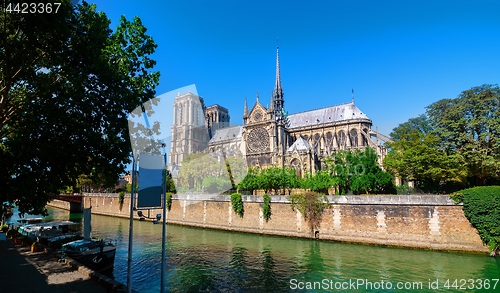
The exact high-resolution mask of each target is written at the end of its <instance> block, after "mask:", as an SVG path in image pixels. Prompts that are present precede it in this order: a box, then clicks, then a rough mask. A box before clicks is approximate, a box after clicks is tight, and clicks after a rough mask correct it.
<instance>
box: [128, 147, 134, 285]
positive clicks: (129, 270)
mask: <svg viewBox="0 0 500 293" xmlns="http://www.w3.org/2000/svg"><path fill="white" fill-rule="evenodd" d="M135 168H136V166H135V158H134V156H133V155H132V190H131V192H130V229H129V232H128V270H127V288H128V289H127V290H128V293H132V242H133V241H132V240H133V232H134V192H135V179H136V178H135Z"/></svg>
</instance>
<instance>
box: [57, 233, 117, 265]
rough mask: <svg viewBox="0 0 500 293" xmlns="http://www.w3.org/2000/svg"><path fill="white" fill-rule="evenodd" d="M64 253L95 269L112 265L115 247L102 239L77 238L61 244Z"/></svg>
mask: <svg viewBox="0 0 500 293" xmlns="http://www.w3.org/2000/svg"><path fill="white" fill-rule="evenodd" d="M62 252H63V254H64V255H66V256H69V257H71V258H72V259H74V260H76V261H77V262H79V263H81V264H83V265H84V266H86V267H89V268H91V269H93V270H96V271H102V270H106V269H109V268H111V267H113V264H114V261H115V253H116V247H115V246H114V245H113V244H111V243H110V242H107V243H106V242H104V241H102V240H97V239H90V240H83V239H82V240H77V241H73V242H70V243H66V244H64V245H63V246H62Z"/></svg>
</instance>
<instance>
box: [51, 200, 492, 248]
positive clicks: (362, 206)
mask: <svg viewBox="0 0 500 293" xmlns="http://www.w3.org/2000/svg"><path fill="white" fill-rule="evenodd" d="M242 198H243V206H244V215H243V217H240V216H239V215H237V214H236V213H235V212H234V211H233V209H232V206H231V197H230V196H229V195H190V194H187V195H181V194H177V195H173V196H172V208H171V210H170V211H167V223H169V224H177V225H188V226H194V227H200V228H211V229H220V230H227V231H236V232H247V233H256V234H267V235H277V236H289V237H300V238H312V239H314V238H318V239H322V240H330V241H343V242H354V243H365V244H374V245H389V246H402V247H411V248H423V249H436V250H451V251H469V252H479V253H487V252H488V247H487V246H485V245H483V244H482V241H481V239H480V237H479V235H478V233H477V231H476V229H474V228H473V227H472V226H471V225H470V223H469V221H468V220H467V218H466V217H465V215H464V213H463V211H462V207H461V206H460V205H456V204H454V203H453V201H451V199H450V198H449V197H448V196H441V195H435V196H430V195H425V196H387V195H377V196H328V200H329V202H330V206H329V207H328V208H327V209H326V210H325V211H324V213H323V216H322V219H321V223H320V227H319V228H318V229H316V230H315V231H311V230H310V228H309V225H308V223H307V221H305V220H304V218H303V216H302V215H301V214H300V212H298V211H297V210H295V211H293V210H292V209H291V207H290V201H288V200H287V199H286V197H285V196H271V213H272V214H271V218H270V219H269V221H266V220H265V219H264V218H263V213H262V205H263V198H262V196H261V195H249V196H242ZM49 205H51V206H55V207H59V208H65V209H68V207H67V206H68V205H67V204H66V203H65V202H61V201H59V200H54V201H52V202H50V203H49ZM82 205H83V206H84V207H86V208H87V207H92V213H94V214H100V215H107V216H116V217H124V218H128V217H129V214H130V195H126V196H125V199H124V201H123V203H122V204H121V205H120V203H119V199H118V194H110V193H102V194H96V193H86V194H83V203H82ZM161 213H162V211H161V209H151V210H150V211H149V212H148V211H147V210H145V211H144V210H143V214H144V215H146V216H148V214H149V216H150V217H151V218H153V217H154V216H156V214H161ZM134 218H135V219H139V216H138V215H137V213H136V212H135V213H134Z"/></svg>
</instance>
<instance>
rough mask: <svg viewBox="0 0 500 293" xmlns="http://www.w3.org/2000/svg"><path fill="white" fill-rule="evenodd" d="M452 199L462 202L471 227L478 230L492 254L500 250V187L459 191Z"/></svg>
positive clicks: (482, 187) (483, 187)
mask: <svg viewBox="0 0 500 293" xmlns="http://www.w3.org/2000/svg"><path fill="white" fill-rule="evenodd" d="M450 197H451V198H452V199H453V200H454V201H455V202H456V203H460V202H462V203H463V204H464V205H463V211H464V214H465V216H466V217H467V219H468V220H469V222H470V223H471V225H472V226H473V227H474V228H476V229H477V231H478V233H479V236H480V237H481V240H482V241H483V243H484V244H486V245H488V247H489V249H490V253H491V254H492V255H495V253H498V252H499V250H500V186H480V187H474V188H469V189H464V190H461V191H458V192H456V193H454V194H452V195H450Z"/></svg>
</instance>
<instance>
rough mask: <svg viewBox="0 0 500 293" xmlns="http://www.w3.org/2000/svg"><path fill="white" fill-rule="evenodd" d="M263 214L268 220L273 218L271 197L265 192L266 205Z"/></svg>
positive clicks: (263, 207)
mask: <svg viewBox="0 0 500 293" xmlns="http://www.w3.org/2000/svg"><path fill="white" fill-rule="evenodd" d="M262 214H263V216H264V219H266V221H269V219H270V218H271V197H270V196H269V195H267V193H266V194H264V205H263V206H262Z"/></svg>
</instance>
